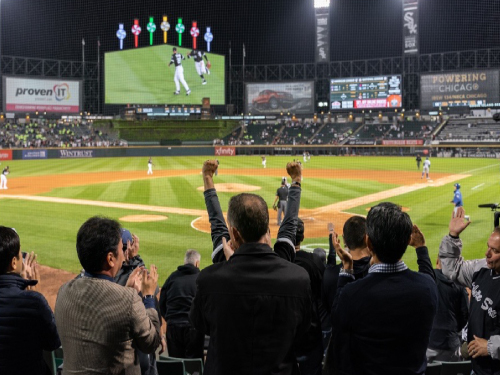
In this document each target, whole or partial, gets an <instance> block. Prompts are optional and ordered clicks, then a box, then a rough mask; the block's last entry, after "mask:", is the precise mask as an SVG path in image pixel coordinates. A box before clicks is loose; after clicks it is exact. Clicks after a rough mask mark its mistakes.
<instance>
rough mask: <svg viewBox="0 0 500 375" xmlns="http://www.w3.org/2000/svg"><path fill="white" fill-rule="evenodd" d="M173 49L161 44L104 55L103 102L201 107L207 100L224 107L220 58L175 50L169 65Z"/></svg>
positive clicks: (179, 49)
mask: <svg viewBox="0 0 500 375" xmlns="http://www.w3.org/2000/svg"><path fill="white" fill-rule="evenodd" d="M173 48H174V46H172V45H168V44H163V45H161V46H154V47H144V48H134V49H131V50H125V51H117V52H108V53H106V54H105V56H104V64H105V65H104V82H105V83H104V84H105V103H106V104H129V103H131V104H201V101H202V99H203V98H210V102H211V104H215V105H221V104H225V66H224V64H225V58H224V56H222V55H217V54H214V53H211V52H206V51H201V50H200V51H199V52H200V54H197V53H196V52H193V50H191V49H188V48H182V47H175V48H176V49H177V54H178V55H176V58H175V59H174V60H175V61H174V62H172V60H173V56H174V51H173ZM195 60H201V61H195ZM171 62H172V64H171ZM208 62H210V64H208ZM169 65H170V66H169ZM209 65H210V68H208V66H209ZM201 75H203V78H202V77H201Z"/></svg>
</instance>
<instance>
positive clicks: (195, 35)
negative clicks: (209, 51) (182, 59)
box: [191, 21, 200, 49]
mask: <svg viewBox="0 0 500 375" xmlns="http://www.w3.org/2000/svg"><path fill="white" fill-rule="evenodd" d="M198 35H200V29H198V22H196V21H193V26H192V27H191V36H192V37H193V49H196V39H197V38H198Z"/></svg>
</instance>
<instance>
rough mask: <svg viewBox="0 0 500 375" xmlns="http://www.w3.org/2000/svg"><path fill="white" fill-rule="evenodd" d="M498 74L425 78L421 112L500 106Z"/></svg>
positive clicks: (421, 89)
mask: <svg viewBox="0 0 500 375" xmlns="http://www.w3.org/2000/svg"><path fill="white" fill-rule="evenodd" d="M498 82H499V81H498V70H476V71H464V72H454V73H440V74H422V76H421V77H420V108H425V109H427V108H439V107H472V108H487V107H498V106H500V103H499V102H500V100H499V99H500V98H499V94H500V93H499V88H498Z"/></svg>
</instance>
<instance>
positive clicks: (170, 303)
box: [160, 250, 205, 359]
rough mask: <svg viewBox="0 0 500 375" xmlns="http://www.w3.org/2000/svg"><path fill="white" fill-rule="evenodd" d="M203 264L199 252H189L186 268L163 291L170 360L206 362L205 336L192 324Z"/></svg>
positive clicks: (179, 271) (174, 276)
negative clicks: (183, 359) (191, 319)
mask: <svg viewBox="0 0 500 375" xmlns="http://www.w3.org/2000/svg"><path fill="white" fill-rule="evenodd" d="M200 261H201V255H200V253H199V252H197V251H196V250H188V251H186V256H185V257H184V265H182V266H179V267H177V270H176V271H174V272H172V274H171V275H170V276H169V277H168V279H167V280H166V281H165V284H163V287H162V288H161V293H160V309H161V315H162V316H163V318H164V319H165V321H166V322H167V348H168V355H169V356H170V357H176V358H201V359H203V344H204V341H205V335H203V333H199V332H198V331H196V330H195V329H194V328H193V327H192V326H191V323H190V322H189V310H190V309H191V304H192V302H193V299H194V296H195V295H196V279H197V278H198V274H199V273H200Z"/></svg>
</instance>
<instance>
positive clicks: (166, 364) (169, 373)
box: [156, 359, 187, 375]
mask: <svg viewBox="0 0 500 375" xmlns="http://www.w3.org/2000/svg"><path fill="white" fill-rule="evenodd" d="M156 368H157V370H158V375H187V373H186V369H185V368H184V363H183V362H182V361H181V360H168V361H167V360H161V359H160V360H159V361H156Z"/></svg>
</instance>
